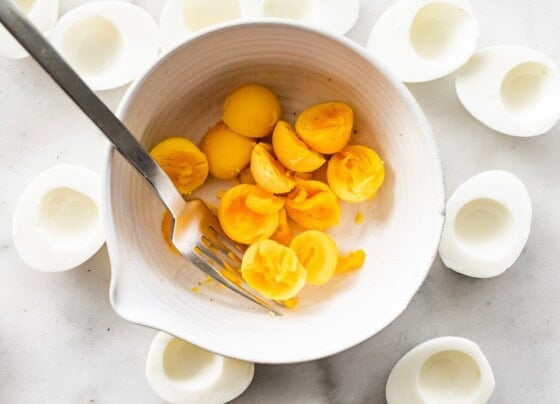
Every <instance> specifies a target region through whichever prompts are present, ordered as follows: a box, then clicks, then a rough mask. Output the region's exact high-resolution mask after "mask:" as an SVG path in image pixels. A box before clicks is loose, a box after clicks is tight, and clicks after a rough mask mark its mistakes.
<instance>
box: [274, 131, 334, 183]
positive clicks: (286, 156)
mask: <svg viewBox="0 0 560 404" xmlns="http://www.w3.org/2000/svg"><path fill="white" fill-rule="evenodd" d="M272 147H273V148H274V154H276V157H277V158H278V160H279V161H280V162H281V163H282V164H283V165H284V167H286V168H287V169H289V170H292V171H296V172H301V173H309V172H311V171H315V170H316V169H318V168H319V167H321V166H322V165H323V164H324V163H325V158H324V157H323V156H322V155H320V154H319V153H317V152H315V151H313V150H311V149H310V148H309V147H308V146H307V145H306V144H305V143H304V142H302V141H301V139H300V138H299V137H298V135H297V134H296V132H295V131H294V130H293V129H292V127H291V126H290V124H289V123H288V122H284V121H278V123H277V124H276V126H275V127H274V132H272Z"/></svg>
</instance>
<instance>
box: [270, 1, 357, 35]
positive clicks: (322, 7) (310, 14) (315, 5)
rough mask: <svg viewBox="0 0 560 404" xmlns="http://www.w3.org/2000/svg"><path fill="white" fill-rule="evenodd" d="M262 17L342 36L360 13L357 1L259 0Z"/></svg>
mask: <svg viewBox="0 0 560 404" xmlns="http://www.w3.org/2000/svg"><path fill="white" fill-rule="evenodd" d="M261 7H262V16H263V17H274V18H284V19H288V20H293V21H298V22H301V23H302V24H307V25H311V26H315V27H317V28H320V29H322V30H325V31H329V32H331V33H333V34H337V35H344V34H345V33H347V32H348V31H350V29H351V28H352V27H353V26H354V24H355V23H356V21H357V20H358V16H359V13H360V1H359V0H261Z"/></svg>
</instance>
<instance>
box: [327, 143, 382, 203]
mask: <svg viewBox="0 0 560 404" xmlns="http://www.w3.org/2000/svg"><path fill="white" fill-rule="evenodd" d="M384 178H385V169H384V168H383V160H381V158H380V157H379V156H378V155H377V153H376V152H374V151H373V150H372V149H370V148H369V147H366V146H359V145H354V146H346V147H345V148H344V149H342V150H341V151H340V152H338V153H337V154H335V155H334V156H332V157H331V159H330V160H329V164H328V168H327V179H328V181H329V185H330V187H331V189H332V190H333V192H334V193H335V194H336V195H337V196H338V197H339V198H340V199H342V200H343V201H346V202H352V203H357V202H362V201H365V200H366V199H369V198H372V197H374V196H375V193H376V192H377V190H378V189H379V187H381V185H382V184H383V180H384Z"/></svg>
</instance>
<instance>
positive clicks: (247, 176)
mask: <svg viewBox="0 0 560 404" xmlns="http://www.w3.org/2000/svg"><path fill="white" fill-rule="evenodd" d="M237 180H238V181H239V183H240V184H253V185H256V184H257V181H255V179H254V178H253V174H251V167H247V168H246V169H244V170H243V171H241V173H240V174H239V177H238V178H237Z"/></svg>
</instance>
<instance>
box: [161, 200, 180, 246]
mask: <svg viewBox="0 0 560 404" xmlns="http://www.w3.org/2000/svg"><path fill="white" fill-rule="evenodd" d="M161 232H162V234H163V239H164V240H165V242H166V244H167V245H168V246H169V248H170V249H171V251H173V252H174V253H175V254H180V252H179V250H177V248H175V245H174V244H173V241H171V215H170V214H169V212H167V211H165V212H164V213H163V218H162V219H161Z"/></svg>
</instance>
